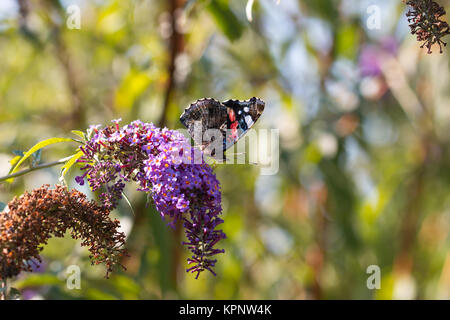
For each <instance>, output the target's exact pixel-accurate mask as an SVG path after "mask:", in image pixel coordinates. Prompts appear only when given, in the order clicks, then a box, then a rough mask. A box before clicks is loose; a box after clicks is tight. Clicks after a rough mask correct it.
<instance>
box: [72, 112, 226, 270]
mask: <svg viewBox="0 0 450 320" xmlns="http://www.w3.org/2000/svg"><path fill="white" fill-rule="evenodd" d="M120 121H121V120H120V119H118V120H113V125H110V126H106V127H104V128H101V127H100V126H91V127H90V129H89V130H88V137H89V138H88V140H87V141H86V143H85V144H84V145H83V146H81V147H80V149H81V150H82V152H83V154H84V155H83V156H82V157H81V158H80V159H79V160H78V162H80V163H82V164H83V166H82V168H81V170H82V171H83V174H82V175H81V176H78V177H76V181H77V182H78V183H79V184H81V185H83V184H84V183H85V181H87V183H88V185H89V186H90V188H91V189H92V190H102V191H103V192H102V193H101V195H100V199H101V201H102V203H103V205H104V206H105V207H107V208H108V209H113V208H115V207H116V206H117V204H118V201H119V200H120V199H121V198H122V196H123V189H124V187H125V184H126V183H128V182H132V181H134V182H135V183H136V184H137V186H138V188H137V190H139V191H142V192H146V193H147V194H149V195H151V197H152V199H153V201H154V204H155V207H156V209H157V210H158V212H159V213H160V214H161V216H162V217H163V218H164V219H166V221H167V222H168V224H169V225H171V226H174V225H175V223H176V222H177V221H179V220H182V221H183V226H184V229H185V233H186V238H187V241H186V242H183V244H184V245H186V246H187V247H188V248H189V250H190V251H191V252H192V256H191V257H190V258H189V259H188V263H189V264H190V265H191V266H190V268H189V269H187V271H188V272H192V273H196V278H198V276H199V274H200V273H201V272H202V271H204V270H208V271H210V272H212V273H213V274H214V275H215V272H214V270H213V267H214V265H215V263H216V261H217V260H216V259H213V257H214V256H215V255H216V254H218V253H223V252H224V250H220V249H217V248H215V245H216V244H217V242H218V241H220V240H221V239H224V238H225V237H226V236H225V234H224V233H223V232H222V230H217V226H218V225H220V224H221V223H223V220H222V219H221V218H220V217H219V215H220V214H221V213H222V207H221V192H220V185H219V181H218V180H217V178H216V176H215V174H214V173H213V171H212V168H211V167H210V166H209V165H208V164H207V163H206V162H205V161H204V159H203V155H202V153H201V152H200V151H199V150H198V149H195V148H193V147H191V145H190V144H189V142H188V140H187V139H186V138H185V137H184V136H183V135H182V134H181V133H180V132H178V131H174V130H169V129H167V128H163V129H161V128H157V127H156V126H154V125H153V124H151V123H143V122H142V121H139V120H138V121H134V122H132V123H130V124H128V125H125V126H123V127H120V126H119V124H120Z"/></svg>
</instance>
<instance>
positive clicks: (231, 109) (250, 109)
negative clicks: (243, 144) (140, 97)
mask: <svg viewBox="0 0 450 320" xmlns="http://www.w3.org/2000/svg"><path fill="white" fill-rule="evenodd" d="M264 106H265V102H264V101H262V100H261V99H259V98H256V97H253V98H251V99H249V100H245V101H240V100H227V101H225V102H220V101H217V100H215V99H212V98H203V99H199V100H197V101H195V102H194V103H192V104H191V105H190V106H189V107H187V108H186V109H185V110H184V112H183V114H182V115H181V116H180V121H181V123H182V124H183V125H184V126H185V127H186V128H187V129H188V132H189V134H190V135H191V137H192V139H193V140H194V142H195V144H196V145H197V146H199V147H200V149H201V150H202V151H203V152H204V153H206V154H208V155H211V156H213V157H214V156H216V157H219V158H220V155H218V154H217V152H218V151H221V153H222V154H223V152H225V150H227V149H228V148H230V147H231V146H233V145H234V144H235V143H236V142H237V141H238V140H239V139H240V138H241V137H242V136H244V135H245V134H246V133H247V132H248V130H249V129H250V128H251V127H252V126H253V125H254V124H255V122H256V121H257V120H258V119H259V117H260V116H261V114H262V113H263V111H264ZM211 129H216V130H215V132H216V133H217V132H219V133H220V134H221V139H222V141H217V142H216V143H213V142H215V139H214V138H217V135H213V136H212V137H211V139H208V138H206V139H205V136H206V137H208V132H209V131H208V130H211ZM217 130H218V131H217ZM205 133H206V135H205ZM218 143H221V148H222V150H217V148H216V147H217V146H218ZM213 146H215V147H213ZM222 158H223V157H222Z"/></svg>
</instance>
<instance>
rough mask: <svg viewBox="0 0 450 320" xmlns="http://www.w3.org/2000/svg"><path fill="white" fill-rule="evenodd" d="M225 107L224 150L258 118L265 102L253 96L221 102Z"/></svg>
mask: <svg viewBox="0 0 450 320" xmlns="http://www.w3.org/2000/svg"><path fill="white" fill-rule="evenodd" d="M223 105H225V106H226V107H227V116H228V117H227V129H228V130H227V134H226V136H225V144H224V150H226V149H228V148H230V147H231V146H233V145H234V144H235V143H236V142H237V141H238V140H239V139H240V138H241V137H242V136H243V135H245V134H246V133H247V131H248V130H250V128H251V127H252V126H253V125H254V124H255V122H256V121H257V120H258V119H259V117H260V116H261V114H262V112H263V111H264V106H265V103H264V101H262V100H261V99H258V98H256V97H253V98H251V99H249V100H245V101H240V100H228V101H225V102H223Z"/></svg>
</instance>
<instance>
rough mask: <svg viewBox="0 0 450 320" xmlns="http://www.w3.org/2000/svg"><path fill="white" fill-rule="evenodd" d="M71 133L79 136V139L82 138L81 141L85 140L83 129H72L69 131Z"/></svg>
mask: <svg viewBox="0 0 450 320" xmlns="http://www.w3.org/2000/svg"><path fill="white" fill-rule="evenodd" d="M71 132H72V133H73V134H75V135H77V136H79V137H80V138H81V139H83V141H86V135H85V134H84V132H83V131H80V130H72V131H71Z"/></svg>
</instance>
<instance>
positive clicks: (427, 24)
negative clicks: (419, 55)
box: [406, 0, 450, 53]
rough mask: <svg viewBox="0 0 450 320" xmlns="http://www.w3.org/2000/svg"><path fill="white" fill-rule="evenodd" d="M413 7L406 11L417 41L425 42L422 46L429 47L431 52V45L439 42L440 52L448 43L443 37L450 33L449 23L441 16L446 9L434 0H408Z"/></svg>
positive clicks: (408, 3)
mask: <svg viewBox="0 0 450 320" xmlns="http://www.w3.org/2000/svg"><path fill="white" fill-rule="evenodd" d="M406 4H407V5H409V6H411V9H410V10H409V11H408V12H407V13H406V16H407V17H408V22H409V23H410V24H409V27H410V28H411V33H412V34H413V35H416V36H417V41H419V42H424V43H423V44H422V45H421V48H423V47H427V48H428V53H431V47H432V46H433V44H435V43H437V44H438V45H439V49H440V53H442V52H443V51H442V47H443V46H446V45H447V43H445V42H444V41H442V38H443V37H444V36H446V35H448V34H450V30H449V25H448V23H447V22H446V21H444V20H442V19H441V17H442V16H444V15H445V10H444V8H443V7H441V6H440V5H439V4H437V3H436V2H434V1H432V0H410V1H407V2H406Z"/></svg>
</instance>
